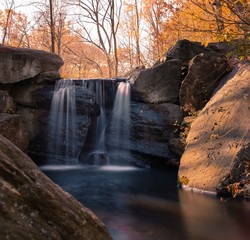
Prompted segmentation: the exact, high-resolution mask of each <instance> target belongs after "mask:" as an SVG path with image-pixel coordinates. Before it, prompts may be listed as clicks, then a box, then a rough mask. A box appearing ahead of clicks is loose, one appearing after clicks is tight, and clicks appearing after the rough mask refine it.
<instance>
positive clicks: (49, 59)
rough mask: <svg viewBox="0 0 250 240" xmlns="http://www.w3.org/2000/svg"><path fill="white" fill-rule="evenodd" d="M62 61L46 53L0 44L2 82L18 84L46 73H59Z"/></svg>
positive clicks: (0, 75)
mask: <svg viewBox="0 0 250 240" xmlns="http://www.w3.org/2000/svg"><path fill="white" fill-rule="evenodd" d="M62 65H63V61H62V59H61V58H60V57H59V56H57V55H55V54H51V53H48V52H45V51H40V50H34V49H25V48H15V47H10V46H4V45H2V44H0V82H1V83H3V84H9V83H16V82H20V81H22V80H25V79H29V78H34V77H35V76H37V75H39V74H41V73H43V74H44V73H45V72H58V70H59V68H60V67H61V66H62Z"/></svg>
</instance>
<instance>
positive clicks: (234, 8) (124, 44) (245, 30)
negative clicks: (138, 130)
mask: <svg viewBox="0 0 250 240" xmlns="http://www.w3.org/2000/svg"><path fill="white" fill-rule="evenodd" d="M23 2H24V1H21V0H3V2H2V3H0V41H1V43H2V44H5V45H11V46H16V47H26V48H35V49H42V50H45V51H50V52H53V53H56V54H58V55H60V56H61V57H62V58H63V60H64V62H65V64H64V66H63V68H62V69H61V74H62V76H63V77H65V78H69V77H70V78H96V77H114V76H122V75H124V74H125V73H126V72H128V71H129V70H131V69H133V68H135V67H137V66H140V65H145V66H150V65H152V64H154V62H155V61H157V60H158V59H159V58H160V57H161V56H162V54H163V53H164V52H165V51H166V50H167V49H168V48H169V47H171V46H172V45H174V44H175V42H176V41H177V40H179V39H183V38H186V39H189V40H191V41H199V42H202V43H203V44H204V45H206V44H208V42H211V41H230V42H231V43H232V44H234V45H235V50H234V52H232V53H231V54H232V55H235V56H238V57H239V58H248V57H249V54H250V52H249V51H250V50H249V47H250V44H249V41H250V40H249V35H250V2H249V0H139V1H136V0H128V1H122V0H118V1H117V0H86V1H85V0H84V1H82V0H67V1H65V0H41V1H36V0H30V1H29V2H28V3H27V2H26V1H25V2H26V5H24V3H23ZM27 4H28V5H27ZM27 6H29V7H32V12H30V11H29V12H27V11H25V8H26V7H27Z"/></svg>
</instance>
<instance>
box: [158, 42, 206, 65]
mask: <svg viewBox="0 0 250 240" xmlns="http://www.w3.org/2000/svg"><path fill="white" fill-rule="evenodd" d="M205 51H206V48H205V47H204V46H202V45H201V43H200V42H191V41H189V40H186V39H182V40H179V41H177V42H176V44H175V45H174V46H173V47H171V48H170V49H168V51H167V52H166V53H165V54H163V56H162V57H161V59H159V60H158V61H157V62H156V63H155V64H154V66H157V65H159V64H162V63H164V62H166V61H169V60H173V59H179V60H180V61H182V62H183V65H188V63H189V61H190V60H191V59H192V58H194V57H195V56H197V55H199V54H200V53H204V52H205Z"/></svg>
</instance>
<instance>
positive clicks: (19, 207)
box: [0, 135, 111, 240]
mask: <svg viewBox="0 0 250 240" xmlns="http://www.w3.org/2000/svg"><path fill="white" fill-rule="evenodd" d="M0 225H1V227H0V239H3V240H7V239H15V240H23V239H27V240H33V239H37V240H43V239H44V240H45V239H51V240H53V239H54V240H58V239H89V240H91V239H93V240H96V239H102V240H106V239H111V237H110V235H109V233H108V231H107V229H106V228H105V226H104V225H103V223H102V222H101V221H100V220H98V219H97V217H96V216H95V215H94V214H93V213H92V212H91V211H90V210H89V209H87V208H85V207H84V206H82V205H81V204H80V203H79V202H78V201H77V200H75V199H74V198H73V197H72V196H71V195H69V194H68V193H66V192H64V191H63V190H62V189H61V188H60V187H59V186H58V185H56V184H54V183H53V182H52V181H51V180H50V179H49V178H48V177H46V176H45V175H44V174H43V173H42V172H41V171H40V170H39V169H38V168H37V166H36V165H35V164H34V163H33V162H32V160H31V159H30V158H29V157H27V156H26V155H25V154H24V153H23V152H22V151H20V150H19V149H18V148H17V147H16V146H14V145H13V144H12V143H11V142H10V141H9V140H7V139H5V138H4V137H3V136H2V135H0Z"/></svg>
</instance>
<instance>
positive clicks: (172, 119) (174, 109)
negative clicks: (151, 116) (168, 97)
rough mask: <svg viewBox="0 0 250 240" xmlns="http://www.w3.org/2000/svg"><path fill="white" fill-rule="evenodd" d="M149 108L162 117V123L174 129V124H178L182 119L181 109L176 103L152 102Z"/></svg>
mask: <svg viewBox="0 0 250 240" xmlns="http://www.w3.org/2000/svg"><path fill="white" fill-rule="evenodd" d="M151 108H152V110H154V111H156V112H157V113H159V114H160V115H161V116H162V117H163V121H164V124H165V125H166V126H168V127H173V128H174V129H176V128H175V126H177V125H179V124H180V123H181V121H182V111H181V109H180V106H179V105H177V104H173V103H162V104H153V105H151Z"/></svg>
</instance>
